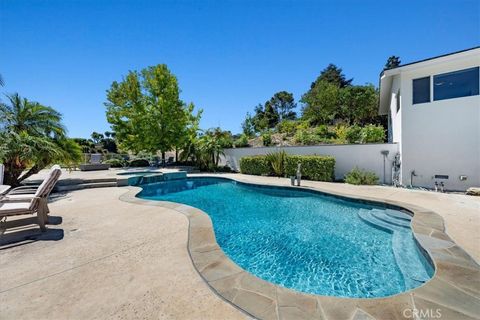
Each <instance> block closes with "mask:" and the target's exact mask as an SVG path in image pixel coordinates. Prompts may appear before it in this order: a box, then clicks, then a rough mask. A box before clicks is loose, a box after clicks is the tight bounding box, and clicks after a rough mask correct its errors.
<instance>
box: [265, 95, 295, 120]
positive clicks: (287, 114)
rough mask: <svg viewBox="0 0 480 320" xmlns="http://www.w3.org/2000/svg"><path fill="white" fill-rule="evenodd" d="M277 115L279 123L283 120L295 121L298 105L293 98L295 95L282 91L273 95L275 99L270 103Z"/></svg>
mask: <svg viewBox="0 0 480 320" xmlns="http://www.w3.org/2000/svg"><path fill="white" fill-rule="evenodd" d="M268 103H269V104H270V105H271V106H272V107H273V109H274V110H275V113H276V114H278V120H277V123H278V122H281V121H283V120H295V118H296V116H297V114H296V113H295V111H294V110H295V108H296V107H297V104H296V103H295V99H294V98H293V94H291V93H290V92H287V91H280V92H277V93H275V94H274V95H273V97H272V98H271V99H270V100H269V102H268Z"/></svg>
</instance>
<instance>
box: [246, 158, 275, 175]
mask: <svg viewBox="0 0 480 320" xmlns="http://www.w3.org/2000/svg"><path fill="white" fill-rule="evenodd" d="M272 171H273V169H272V168H271V166H270V163H269V162H268V161H267V157H266V156H251V157H243V158H241V159H240V172H241V173H245V174H253V175H256V176H261V175H271V174H272Z"/></svg>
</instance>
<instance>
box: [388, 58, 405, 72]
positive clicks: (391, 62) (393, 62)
mask: <svg viewBox="0 0 480 320" xmlns="http://www.w3.org/2000/svg"><path fill="white" fill-rule="evenodd" d="M400 63H402V62H401V61H400V57H397V56H390V57H388V59H387V63H385V67H384V68H383V70H388V69H393V68H396V67H398V66H399V65H400Z"/></svg>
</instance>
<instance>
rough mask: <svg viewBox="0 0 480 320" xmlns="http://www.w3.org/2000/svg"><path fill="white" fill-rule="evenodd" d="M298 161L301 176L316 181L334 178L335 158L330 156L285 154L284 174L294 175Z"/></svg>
mask: <svg viewBox="0 0 480 320" xmlns="http://www.w3.org/2000/svg"><path fill="white" fill-rule="evenodd" d="M298 163H301V165H302V166H301V172H302V178H304V179H307V180H316V181H333V180H334V179H335V158H334V157H330V156H290V155H289V156H287V157H286V159H285V174H286V175H287V176H294V175H295V174H296V173H297V166H298Z"/></svg>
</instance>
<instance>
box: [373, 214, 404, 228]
mask: <svg viewBox="0 0 480 320" xmlns="http://www.w3.org/2000/svg"><path fill="white" fill-rule="evenodd" d="M371 212H372V215H373V216H374V217H375V218H377V219H379V220H382V221H383V222H386V223H390V224H393V225H395V226H397V227H403V228H410V220H403V219H398V218H393V217H392V216H390V215H388V214H387V213H386V212H385V211H384V210H378V209H373V210H371Z"/></svg>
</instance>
